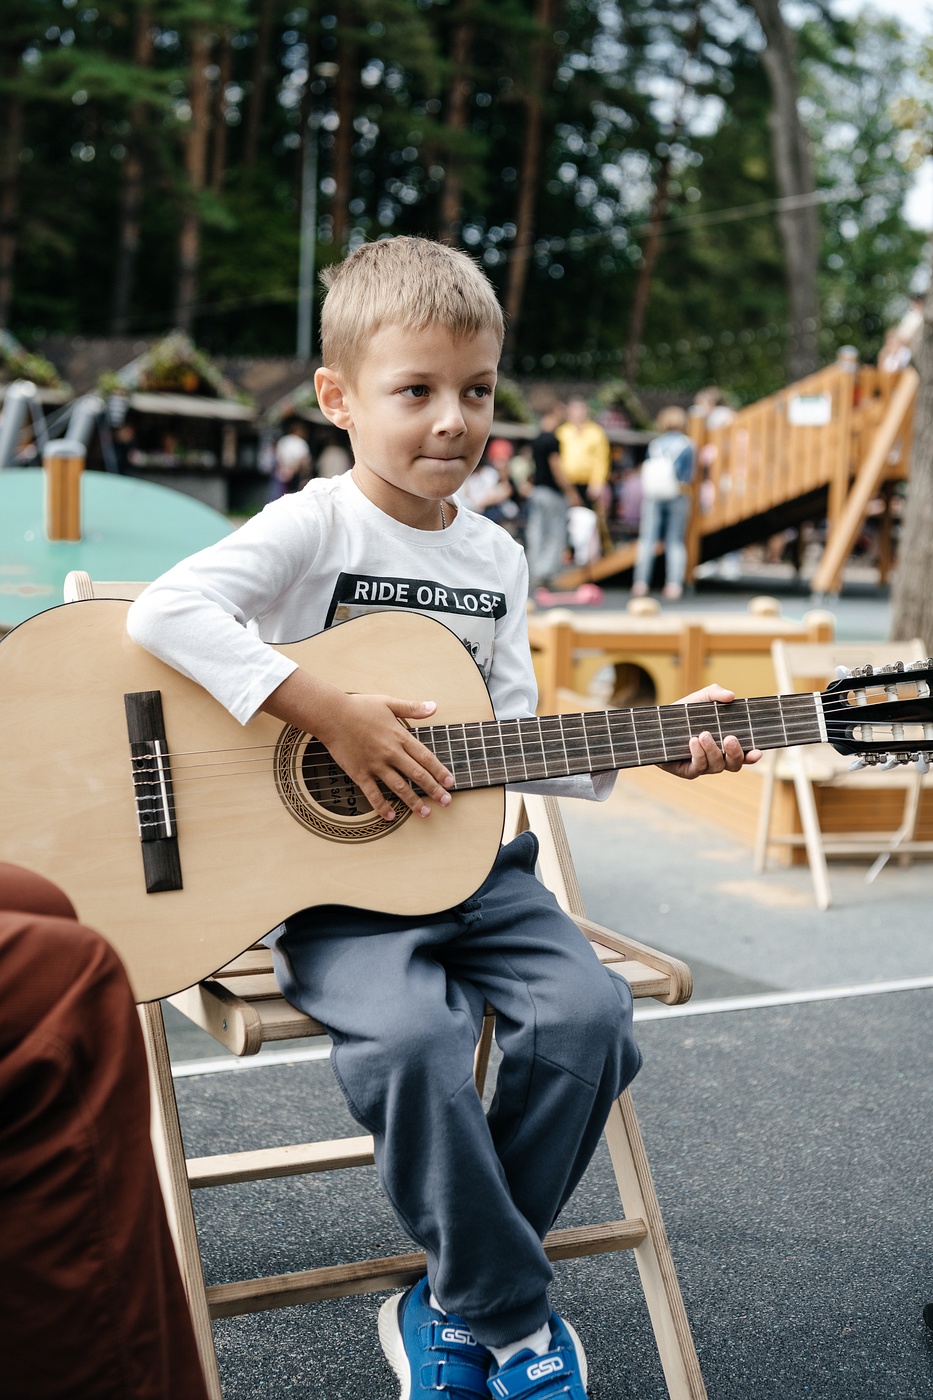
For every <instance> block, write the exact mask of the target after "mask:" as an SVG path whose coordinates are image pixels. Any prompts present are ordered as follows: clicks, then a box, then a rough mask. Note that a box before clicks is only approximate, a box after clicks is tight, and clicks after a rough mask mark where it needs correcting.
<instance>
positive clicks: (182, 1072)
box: [172, 1041, 330, 1079]
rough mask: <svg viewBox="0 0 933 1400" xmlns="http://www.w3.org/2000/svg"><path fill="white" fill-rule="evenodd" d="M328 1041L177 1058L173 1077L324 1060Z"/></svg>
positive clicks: (328, 1053) (328, 1051) (327, 1056)
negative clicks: (255, 1052)
mask: <svg viewBox="0 0 933 1400" xmlns="http://www.w3.org/2000/svg"><path fill="white" fill-rule="evenodd" d="M329 1056H330V1042H329V1041H328V1043H327V1044H326V1045H311V1046H308V1047H307V1048H306V1049H303V1050H260V1052H259V1054H258V1055H243V1056H242V1057H240V1056H237V1055H222V1056H218V1058H217V1059H216V1060H179V1062H178V1064H175V1065H172V1078H173V1079H191V1078H192V1077H193V1076H194V1075H196V1074H226V1073H227V1072H228V1071H230V1070H247V1069H265V1068H266V1067H267V1066H268V1065H298V1064H301V1063H302V1062H303V1061H305V1060H326V1059H328V1058H329Z"/></svg>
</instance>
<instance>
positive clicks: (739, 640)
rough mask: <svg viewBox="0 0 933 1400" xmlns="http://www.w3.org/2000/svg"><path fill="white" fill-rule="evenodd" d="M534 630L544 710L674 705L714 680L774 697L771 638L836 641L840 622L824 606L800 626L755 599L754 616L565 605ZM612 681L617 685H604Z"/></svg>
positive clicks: (536, 622)
mask: <svg viewBox="0 0 933 1400" xmlns="http://www.w3.org/2000/svg"><path fill="white" fill-rule="evenodd" d="M528 636H529V640H530V642H531V649H532V657H533V659H534V664H535V674H536V676H537V680H538V701H539V703H538V708H539V711H540V713H541V714H557V713H561V712H565V713H566V712H573V711H575V710H581V709H585V708H588V707H589V708H594V709H595V708H602V707H603V706H604V705H619V706H622V707H624V708H625V707H628V706H632V705H640V704H648V705H671V704H674V703H675V702H676V701H677V700H679V699H680V698H681V697H682V696H684V695H687V694H689V693H690V692H691V691H694V690H699V689H700V688H701V687H702V686H704V685H709V684H710V682H712V681H719V682H720V684H722V685H728V686H731V687H732V688H733V689H734V690H735V692H736V694H737V695H770V694H771V693H772V692H773V690H774V676H773V671H772V667H771V643H772V642H773V641H774V640H775V639H776V638H781V639H782V640H785V641H810V642H829V641H831V640H832V637H833V618H832V615H831V614H830V613H825V612H821V611H814V612H811V613H808V614H807V617H806V618H805V619H804V621H803V622H794V621H792V620H791V619H790V618H786V617H782V616H781V610H780V604H779V603H777V601H776V600H775V599H772V598H760V599H753V600H752V604H751V605H750V607H749V610H748V611H747V612H734V613H683V612H662V611H653V610H645V609H643V608H641V607H637V608H636V609H634V610H628V611H625V612H595V613H585V612H574V613H572V612H570V611H569V610H564V609H555V610H554V611H550V612H544V613H532V614H531V616H530V617H529V619H528ZM604 677H605V678H606V679H607V681H608V684H604V685H602V686H600V681H602V680H603V678H604ZM594 682H595V685H594ZM594 691H601V693H594Z"/></svg>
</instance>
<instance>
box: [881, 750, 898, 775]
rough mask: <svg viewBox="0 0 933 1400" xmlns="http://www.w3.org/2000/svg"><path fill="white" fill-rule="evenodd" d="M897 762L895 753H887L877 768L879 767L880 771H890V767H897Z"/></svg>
mask: <svg viewBox="0 0 933 1400" xmlns="http://www.w3.org/2000/svg"><path fill="white" fill-rule="evenodd" d="M897 764H898V758H897V755H896V754H887V755H886V756H885V757H884V761H883V762H882V763H880V764H879V765H878V766H879V768H880V769H881V771H882V773H890V771H891V769H892V768H896V767H897Z"/></svg>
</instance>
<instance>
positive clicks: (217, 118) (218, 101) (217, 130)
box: [211, 29, 233, 194]
mask: <svg viewBox="0 0 933 1400" xmlns="http://www.w3.org/2000/svg"><path fill="white" fill-rule="evenodd" d="M217 67H218V69H219V73H218V76H217V92H216V94H215V97H214V120H213V128H214V145H213V149H212V151H211V190H212V191H213V192H214V194H220V193H221V191H222V190H223V187H224V181H225V180H226V178H227V134H228V127H227V119H226V117H225V116H224V108H225V106H226V98H225V97H224V93H225V92H226V89H227V86H228V84H229V83H230V80H231V78H232V77H233V48H232V46H231V44H230V30H229V29H228V30H225V32H224V33H223V34H222V35H221V37H220V53H219V54H218V56H217Z"/></svg>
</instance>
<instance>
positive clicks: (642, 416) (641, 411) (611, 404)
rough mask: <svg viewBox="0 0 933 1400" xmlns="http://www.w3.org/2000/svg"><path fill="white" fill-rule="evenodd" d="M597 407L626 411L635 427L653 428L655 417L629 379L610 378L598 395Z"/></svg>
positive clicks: (604, 410)
mask: <svg viewBox="0 0 933 1400" xmlns="http://www.w3.org/2000/svg"><path fill="white" fill-rule="evenodd" d="M596 407H597V409H600V410H602V411H603V412H606V411H610V412H611V411H612V410H613V409H616V410H618V411H619V412H621V413H624V415H625V417H626V418H627V419H628V421H629V423H630V424H631V426H632V427H633V428H645V429H647V428H653V427H654V419H653V418H652V417H651V414H650V413H649V412H648V410H647V409H646V408H645V405H644V404H643V403H642V401H641V399H640V398H639V397H638V395H637V394H636V392H635V390H634V389H633V388H632V386H631V384H630V383H629V382H628V380H627V379H610V380H608V381H607V382H606V383H605V384H604V385H603V386H602V387H601V389H600V390H599V392H598V393H597V395H596Z"/></svg>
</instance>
